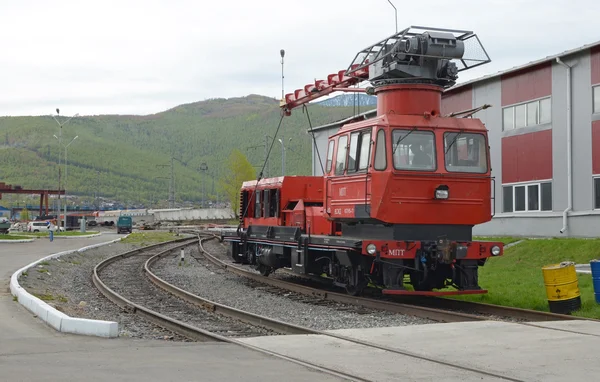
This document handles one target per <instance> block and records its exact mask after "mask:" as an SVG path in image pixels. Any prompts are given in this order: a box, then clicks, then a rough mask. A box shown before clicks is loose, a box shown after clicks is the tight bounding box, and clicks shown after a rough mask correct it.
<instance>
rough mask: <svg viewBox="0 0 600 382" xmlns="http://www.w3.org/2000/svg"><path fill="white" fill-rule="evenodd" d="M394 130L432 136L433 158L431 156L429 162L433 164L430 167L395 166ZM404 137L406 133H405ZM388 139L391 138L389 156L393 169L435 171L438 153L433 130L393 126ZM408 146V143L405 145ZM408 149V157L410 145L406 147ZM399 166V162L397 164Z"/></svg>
mask: <svg viewBox="0 0 600 382" xmlns="http://www.w3.org/2000/svg"><path fill="white" fill-rule="evenodd" d="M396 131H401V132H406V133H408V134H411V135H413V134H415V133H416V134H417V135H418V134H421V135H425V134H427V135H429V136H431V138H432V141H431V144H432V147H433V158H431V162H432V164H433V166H432V167H431V168H411V166H409V165H405V166H403V167H398V166H396V160H395V155H396V152H395V151H396V149H395V148H394V145H395V144H396V141H397V139H395V137H394V133H395V132H396ZM405 137H406V135H405ZM390 139H391V142H390V143H391V150H392V152H391V156H392V167H393V169H394V170H395V171H411V172H428V173H430V172H436V171H437V169H438V163H437V162H438V155H437V137H436V134H435V132H433V131H431V130H418V129H416V128H408V127H403V128H395V129H392V130H391V132H390ZM403 142H404V141H402V142H401V143H403ZM406 146H409V145H406ZM407 149H408V150H409V152H408V153H407V155H408V156H409V158H410V146H409V147H408V148H407ZM399 165H400V166H401V164H399Z"/></svg>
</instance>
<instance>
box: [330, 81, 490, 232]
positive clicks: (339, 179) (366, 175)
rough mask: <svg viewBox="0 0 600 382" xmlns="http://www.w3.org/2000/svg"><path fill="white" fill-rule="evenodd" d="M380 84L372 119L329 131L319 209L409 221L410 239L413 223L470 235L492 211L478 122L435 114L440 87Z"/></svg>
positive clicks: (350, 219)
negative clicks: (323, 190) (331, 132)
mask: <svg viewBox="0 0 600 382" xmlns="http://www.w3.org/2000/svg"><path fill="white" fill-rule="evenodd" d="M387 88H388V89H385V88H384V89H382V91H378V92H377V93H378V105H379V107H378V112H379V113H380V115H379V116H378V117H377V118H375V119H373V120H369V121H364V122H360V123H354V124H350V125H346V126H344V127H342V128H341V129H340V131H339V132H338V133H337V134H336V135H334V136H332V137H331V138H330V141H329V146H328V153H327V163H326V169H325V172H326V174H325V188H326V196H325V210H326V213H327V214H328V215H329V216H330V217H331V218H332V219H336V220H340V221H343V222H345V223H365V224H367V223H368V224H377V223H380V224H386V225H389V224H393V225H398V227H397V229H396V230H397V231H398V230H402V228H403V226H405V228H407V229H408V226H410V229H409V230H410V236H411V239H414V238H415V229H416V230H419V231H421V229H420V228H422V230H423V231H428V232H429V233H428V235H429V236H432V234H433V237H436V236H438V235H435V231H440V232H442V231H443V232H444V234H446V235H447V234H448V229H449V228H452V229H451V230H452V231H461V230H462V231H464V233H465V234H464V235H462V234H460V233H459V232H456V233H457V234H458V237H456V239H467V240H470V239H471V238H470V231H471V228H472V226H473V225H476V224H480V223H484V222H486V221H489V220H490V219H491V217H492V216H491V211H492V208H491V180H490V161H489V147H488V143H487V130H486V128H485V126H484V125H483V124H482V123H481V121H480V120H478V119H472V118H445V117H440V116H439V110H440V97H441V91H442V88H441V87H437V86H433V85H395V86H388V87H387ZM390 88H391V89H390ZM409 97H410V98H411V99H412V101H413V102H412V103H409V102H403V101H406V99H407V98H409ZM389 98H391V99H389ZM432 231H433V232H432ZM467 231H468V233H467ZM394 236H395V237H394V239H400V240H401V239H405V238H404V237H401V236H404V235H398V234H397V235H394ZM417 236H422V235H417Z"/></svg>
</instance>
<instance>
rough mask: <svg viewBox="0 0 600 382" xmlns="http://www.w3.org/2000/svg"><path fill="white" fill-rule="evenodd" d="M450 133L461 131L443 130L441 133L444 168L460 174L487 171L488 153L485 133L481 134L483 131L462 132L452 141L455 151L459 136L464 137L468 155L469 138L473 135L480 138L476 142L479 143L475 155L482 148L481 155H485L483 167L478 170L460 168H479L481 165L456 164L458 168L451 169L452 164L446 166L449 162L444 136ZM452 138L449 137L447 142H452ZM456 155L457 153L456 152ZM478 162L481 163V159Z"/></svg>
mask: <svg viewBox="0 0 600 382" xmlns="http://www.w3.org/2000/svg"><path fill="white" fill-rule="evenodd" d="M451 134H461V132H457V131H445V132H444V134H443V138H442V139H443V144H444V168H445V169H446V171H447V172H449V173H452V174H457V173H460V174H479V175H481V174H486V173H487V172H488V171H489V167H490V166H489V153H488V150H487V147H488V141H487V137H486V135H485V134H483V133H479V132H462V134H461V135H460V136H459V137H458V138H457V139H456V141H455V142H454V144H453V149H454V150H455V151H457V150H458V146H457V144H458V141H459V140H460V139H461V138H464V139H465V140H466V144H467V155H468V150H469V147H468V145H469V139H475V137H474V136H478V137H479V138H480V140H479V142H478V144H479V151H478V153H477V155H480V154H481V152H482V150H483V155H485V158H484V164H485V167H484V168H483V169H482V170H479V171H464V170H460V169H464V168H472V169H473V170H475V169H479V168H481V167H478V166H456V167H459V168H460V169H459V170H453V169H452V167H453V166H450V167H448V164H449V162H448V160H447V158H448V153H446V150H447V148H446V139H447V138H446V137H447V136H449V135H451ZM453 139H454V138H451V139H449V140H448V142H452V140H453ZM473 142H475V141H473ZM457 155H458V153H457ZM479 163H481V161H479Z"/></svg>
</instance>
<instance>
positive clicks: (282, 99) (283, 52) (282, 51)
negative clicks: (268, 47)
mask: <svg viewBox="0 0 600 382" xmlns="http://www.w3.org/2000/svg"><path fill="white" fill-rule="evenodd" d="M279 54H280V55H281V102H285V99H284V98H283V97H284V96H283V78H284V77H283V56H285V50H283V49H281V50H280V51H279Z"/></svg>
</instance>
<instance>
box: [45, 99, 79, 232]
mask: <svg viewBox="0 0 600 382" xmlns="http://www.w3.org/2000/svg"><path fill="white" fill-rule="evenodd" d="M59 115H60V110H59V109H58V108H56V117H58V116H59ZM77 116H79V113H77V114H75V115H74V116H72V117H69V118H67V120H65V121H63V122H60V121H59V120H58V119H57V118H56V117H55V116H54V115H53V116H52V118H54V120H55V121H56V123H57V124H58V127H59V129H58V138H56V135H55V136H54V137H55V138H56V139H58V144H59V146H62V127H63V126H64V125H66V124H67V123H69V121H70V120H71V119H73V118H75V117H77ZM60 154H61V152H60V147H59V148H58V212H57V214H56V219H57V220H60V219H59V216H60V176H61V172H60ZM59 227H60V223H59Z"/></svg>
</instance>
